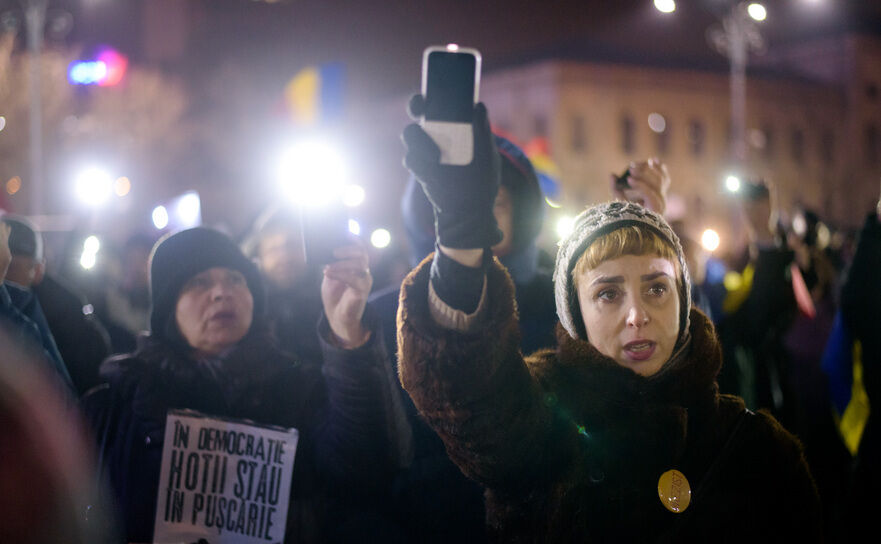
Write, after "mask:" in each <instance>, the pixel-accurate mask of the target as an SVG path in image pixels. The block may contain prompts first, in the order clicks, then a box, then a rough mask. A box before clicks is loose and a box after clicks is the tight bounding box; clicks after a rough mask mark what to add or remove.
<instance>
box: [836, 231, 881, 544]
mask: <svg viewBox="0 0 881 544" xmlns="http://www.w3.org/2000/svg"><path fill="white" fill-rule="evenodd" d="M841 315H842V318H843V319H844V322H845V323H846V325H847V327H848V329H849V330H850V331H851V332H852V333H853V337H854V339H855V340H858V341H859V342H860V345H861V347H862V366H863V385H864V386H865V388H866V395H867V396H868V397H869V406H870V412H869V419H868V420H867V421H866V426H865V428H864V429H863V435H862V438H861V440H860V446H859V450H858V452H857V458H856V460H855V462H854V468H853V476H852V489H851V491H850V494H851V497H850V499H849V501H848V504H847V506H846V508H845V509H844V512H845V523H844V524H843V528H844V529H845V530H846V531H848V535H849V536H850V537H851V538H856V537H858V536H859V535H862V534H866V533H865V532H866V531H876V530H877V522H876V516H877V512H878V509H879V508H881V498H879V496H878V487H879V486H881V424H879V419H881V418H879V415H878V414H879V408H878V407H879V406H881V334H879V333H881V222H879V220H878V216H877V215H875V214H872V215H870V216H869V217H868V218H866V222H865V224H864V226H863V229H862V231H861V232H860V236H859V241H858V243H857V249H856V252H855V253H854V256H853V261H852V263H851V265H850V268H849V270H848V272H847V278H846V280H845V282H844V286H843V287H842V290H841Z"/></svg>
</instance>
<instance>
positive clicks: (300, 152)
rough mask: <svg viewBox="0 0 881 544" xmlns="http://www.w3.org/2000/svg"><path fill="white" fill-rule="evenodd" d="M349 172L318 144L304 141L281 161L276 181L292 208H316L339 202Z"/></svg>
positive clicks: (334, 153) (327, 148) (326, 147)
mask: <svg viewBox="0 0 881 544" xmlns="http://www.w3.org/2000/svg"><path fill="white" fill-rule="evenodd" d="M347 177H348V172H347V169H346V165H345V163H344V161H343V158H342V156H341V155H340V154H339V152H337V150H336V149H335V148H333V147H332V146H330V145H328V144H327V143H325V142H321V141H304V142H300V143H298V144H296V145H294V146H293V147H291V148H290V149H289V150H288V151H287V152H286V153H285V154H284V155H283V156H282V158H281V160H280V162H279V166H278V179H279V184H280V186H281V189H282V191H283V193H284V194H285V196H287V197H288V198H289V199H290V200H291V201H292V202H294V203H295V204H299V205H303V206H308V207H318V206H324V205H326V204H328V203H330V202H331V201H332V200H334V199H336V198H339V197H340V196H341V194H342V192H343V187H344V186H345V184H346V183H345V182H346V179H347Z"/></svg>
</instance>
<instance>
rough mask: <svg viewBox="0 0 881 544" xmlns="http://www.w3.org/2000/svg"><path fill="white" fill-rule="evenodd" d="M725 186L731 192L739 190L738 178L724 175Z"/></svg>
mask: <svg viewBox="0 0 881 544" xmlns="http://www.w3.org/2000/svg"><path fill="white" fill-rule="evenodd" d="M725 188H726V189H728V191H729V192H731V193H736V192H737V191H739V190H740V178H739V177H737V176H733V175H732V176H728V177H726V178H725Z"/></svg>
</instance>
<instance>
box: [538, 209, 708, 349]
mask: <svg viewBox="0 0 881 544" xmlns="http://www.w3.org/2000/svg"><path fill="white" fill-rule="evenodd" d="M631 225H636V226H640V227H645V228H648V229H649V230H651V231H652V232H654V233H655V234H657V235H659V236H660V237H661V239H662V240H664V241H665V242H668V243H669V244H670V246H671V247H672V248H673V250H674V251H675V252H676V256H677V258H678V259H679V269H680V270H681V272H680V277H679V281H680V283H681V284H682V286H683V287H684V288H683V289H682V290H681V292H680V293H679V299H680V300H679V338H678V339H677V346H678V345H682V343H683V342H684V341H685V340H686V339H687V335H688V324H689V323H688V314H689V310H690V309H691V282H690V280H689V276H688V267H687V266H686V264H685V255H684V254H683V252H682V246H681V245H680V244H679V237H678V236H676V233H674V232H673V229H671V228H670V225H668V224H667V222H666V221H664V218H663V217H661V216H660V215H658V214H657V213H655V212H653V211H650V210H647V209H645V208H643V207H642V206H640V205H638V204H634V203H632V202H607V203H605V204H598V205H596V206H592V207H590V208H588V209H586V210H584V211H583V212H581V213H580V214H579V215H578V217H576V218H575V226H574V227H573V229H572V233H571V234H569V236H567V237H566V238H564V239H563V240H561V241H560V243H559V249H558V250H557V264H556V267H555V270H554V296H555V298H556V301H557V315H558V316H559V318H560V322H561V323H562V324H563V327H564V328H565V329H566V331H567V332H568V333H569V336H571V337H572V338H576V339H579V338H580V339H581V340H587V331H586V329H585V326H584V321H583V320H582V318H581V307H580V306H579V304H578V293H577V292H576V289H575V282H574V281H572V270H573V269H574V268H575V264H576V263H577V262H578V259H579V257H581V254H582V253H584V252H585V250H587V248H588V247H590V245H591V244H592V243H593V242H594V240H596V239H597V238H599V237H601V236H603V235H605V234H608V233H610V232H612V231H615V230H618V229H620V228H624V227H627V226H631Z"/></svg>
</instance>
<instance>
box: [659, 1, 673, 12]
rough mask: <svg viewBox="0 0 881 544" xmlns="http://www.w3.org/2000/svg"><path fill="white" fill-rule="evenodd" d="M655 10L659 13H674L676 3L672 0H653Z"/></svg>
mask: <svg viewBox="0 0 881 544" xmlns="http://www.w3.org/2000/svg"><path fill="white" fill-rule="evenodd" d="M655 9H657V10H658V11H660V12H661V13H673V12H674V11H676V2H674V1H673V0H655Z"/></svg>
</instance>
